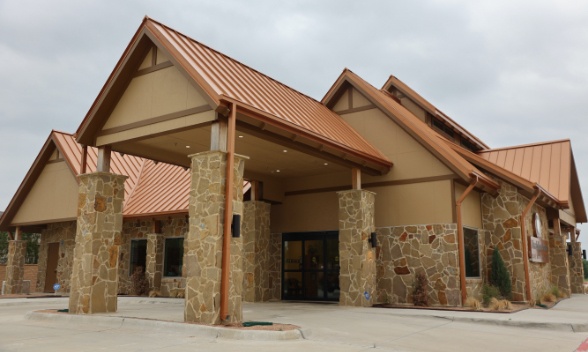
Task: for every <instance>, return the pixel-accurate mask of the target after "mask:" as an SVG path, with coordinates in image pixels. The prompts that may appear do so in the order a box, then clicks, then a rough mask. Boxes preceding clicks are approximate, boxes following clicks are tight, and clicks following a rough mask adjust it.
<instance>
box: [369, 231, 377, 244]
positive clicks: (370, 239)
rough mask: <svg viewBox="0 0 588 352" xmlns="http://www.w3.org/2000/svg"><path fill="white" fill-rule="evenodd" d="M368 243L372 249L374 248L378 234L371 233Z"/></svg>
mask: <svg viewBox="0 0 588 352" xmlns="http://www.w3.org/2000/svg"><path fill="white" fill-rule="evenodd" d="M368 242H369V243H370V244H371V245H372V248H376V247H377V246H378V234H377V233H375V232H372V233H371V234H370V237H369V239H368Z"/></svg>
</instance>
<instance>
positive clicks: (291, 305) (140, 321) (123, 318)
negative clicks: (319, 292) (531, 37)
mask: <svg viewBox="0 0 588 352" xmlns="http://www.w3.org/2000/svg"><path fill="white" fill-rule="evenodd" d="M42 301H47V302H51V303H52V305H54V303H56V302H62V304H63V307H62V308H67V303H68V302H67V298H36V299H9V300H0V307H2V306H6V305H21V304H27V303H28V302H34V303H40V302H42ZM118 306H119V309H118V311H117V312H116V313H106V314H94V315H91V316H83V315H68V314H52V313H42V312H32V313H30V314H29V319H32V320H45V321H47V320H54V321H59V322H62V323H77V324H80V323H83V324H89V323H92V322H93V323H96V324H113V325H119V326H120V325H122V324H127V325H134V326H141V327H144V328H147V327H149V326H152V327H154V328H158V329H159V328H169V329H176V330H177V329H191V330H194V331H198V332H199V333H202V334H205V335H207V336H213V335H214V336H216V337H223V338H232V339H245V340H255V339H260V340H281V339H299V338H304V337H305V336H310V335H311V334H315V333H321V332H324V331H327V330H328V331H331V332H334V333H335V332H339V333H341V334H349V333H358V330H357V329H358V325H357V321H360V320H362V321H368V322H370V321H386V320H389V319H394V318H411V319H413V320H419V319H420V320H423V321H424V319H423V318H428V319H431V318H433V319H443V320H447V321H452V322H466V323H477V324H492V325H502V326H516V327H524V328H533V329H547V330H551V331H568V332H588V295H573V296H572V297H571V298H569V299H566V300H563V301H561V302H559V303H558V304H557V305H556V306H555V307H553V308H551V309H549V310H547V309H541V308H533V309H526V310H522V311H519V312H516V313H510V314H508V313H488V312H464V311H450V310H422V309H398V308H394V309H386V308H354V307H341V306H339V305H337V304H318V303H300V302H268V303H244V308H243V316H244V320H245V321H269V322H274V323H282V324H293V325H297V326H299V327H300V329H299V330H294V331H281V332H280V331H277V332H274V331H256V330H235V329H227V328H223V327H210V326H205V325H195V324H185V323H183V311H184V301H183V300H182V299H173V298H147V297H119V300H118ZM367 326H368V327H367V329H368V331H369V332H370V333H374V332H376V333H377V329H378V328H380V325H378V324H369V323H368V324H367ZM368 331H366V332H368ZM382 333H386V332H385V331H382Z"/></svg>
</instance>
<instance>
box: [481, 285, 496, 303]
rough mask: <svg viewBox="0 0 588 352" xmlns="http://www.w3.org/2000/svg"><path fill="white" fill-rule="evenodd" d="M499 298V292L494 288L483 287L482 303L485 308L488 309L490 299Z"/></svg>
mask: <svg viewBox="0 0 588 352" xmlns="http://www.w3.org/2000/svg"><path fill="white" fill-rule="evenodd" d="M498 296H500V291H499V290H498V288H497V287H496V286H492V285H484V286H483V287H482V302H483V303H484V306H485V307H488V305H489V304H490V301H491V300H492V298H496V297H498Z"/></svg>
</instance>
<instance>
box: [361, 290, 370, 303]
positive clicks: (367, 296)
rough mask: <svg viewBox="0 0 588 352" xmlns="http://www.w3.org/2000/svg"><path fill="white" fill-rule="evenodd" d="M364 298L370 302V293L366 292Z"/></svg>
mask: <svg viewBox="0 0 588 352" xmlns="http://www.w3.org/2000/svg"><path fill="white" fill-rule="evenodd" d="M363 296H364V297H365V299H367V300H368V301H369V300H370V293H369V292H367V291H365V292H364V293H363Z"/></svg>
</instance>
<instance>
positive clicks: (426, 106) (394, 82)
mask: <svg viewBox="0 0 588 352" xmlns="http://www.w3.org/2000/svg"><path fill="white" fill-rule="evenodd" d="M391 87H394V88H396V89H397V90H398V91H400V92H401V93H402V94H404V95H405V96H407V97H408V98H410V99H411V100H412V101H414V102H415V103H416V104H417V105H419V106H420V107H421V108H422V109H423V110H425V111H426V112H428V113H429V114H431V115H433V116H435V117H437V118H439V119H441V120H442V121H443V122H445V123H446V124H448V125H449V126H451V128H452V129H453V130H455V131H457V132H458V133H459V134H460V135H462V136H465V137H466V138H467V139H469V140H470V141H471V142H472V143H474V144H475V145H476V146H477V147H478V148H480V149H487V148H489V147H488V145H486V143H484V142H483V141H482V140H481V139H480V138H478V137H476V136H475V135H474V134H472V133H471V132H470V131H468V130H466V129H465V128H464V127H463V126H461V125H460V124H458V123H457V122H455V121H454V120H453V119H452V118H450V117H449V116H447V115H445V113H443V112H442V111H441V110H439V109H437V108H436V107H435V106H434V105H433V104H431V103H430V102H429V101H428V100H426V99H425V98H423V96H422V95H420V94H419V93H417V92H416V91H414V90H413V89H412V88H410V87H409V86H408V85H407V84H405V83H404V82H402V81H401V80H399V79H398V78H396V77H395V76H393V75H390V77H389V78H388V80H387V81H386V83H384V85H383V86H382V90H384V91H389V90H390V88H391Z"/></svg>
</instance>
